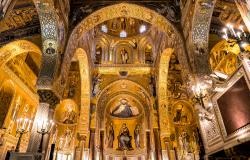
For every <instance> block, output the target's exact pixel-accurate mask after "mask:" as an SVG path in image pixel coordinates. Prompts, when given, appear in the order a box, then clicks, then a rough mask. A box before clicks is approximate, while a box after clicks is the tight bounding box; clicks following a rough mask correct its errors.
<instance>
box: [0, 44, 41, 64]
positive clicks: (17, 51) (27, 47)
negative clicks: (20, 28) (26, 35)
mask: <svg viewBox="0 0 250 160" xmlns="http://www.w3.org/2000/svg"><path fill="white" fill-rule="evenodd" d="M28 52H32V53H37V54H39V55H41V54H42V52H41V50H40V48H39V47H38V46H37V45H35V44H34V43H32V42H30V41H27V40H17V41H13V42H10V43H8V44H6V45H4V46H3V47H1V48H0V67H2V66H3V65H4V64H6V63H7V62H8V61H9V60H10V59H12V58H14V57H16V56H18V55H21V54H24V53H28Z"/></svg>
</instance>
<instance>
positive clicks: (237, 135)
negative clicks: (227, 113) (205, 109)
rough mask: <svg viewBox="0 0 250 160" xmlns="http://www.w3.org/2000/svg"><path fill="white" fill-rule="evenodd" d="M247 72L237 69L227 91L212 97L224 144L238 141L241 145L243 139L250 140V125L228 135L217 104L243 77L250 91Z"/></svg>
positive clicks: (229, 81)
mask: <svg viewBox="0 0 250 160" xmlns="http://www.w3.org/2000/svg"><path fill="white" fill-rule="evenodd" d="M246 72H247V71H246V70H245V68H244V67H243V66H240V67H239V68H238V69H237V71H236V72H235V73H234V74H233V75H232V76H231V77H230V78H229V80H228V81H227V87H226V88H225V90H224V91H223V92H219V93H216V94H215V95H214V96H213V97H212V102H213V106H214V111H215V115H216V117H217V121H218V124H219V128H220V131H221V134H222V137H223V140H224V143H227V142H229V143H230V144H233V143H231V142H233V141H237V142H238V143H240V141H241V139H243V138H244V139H245V138H249V139H250V124H248V125H246V126H244V127H242V128H239V129H238V130H236V131H235V132H233V133H232V134H230V135H228V134H227V132H226V128H225V125H224V122H223V119H222V115H221V112H220V109H219V106H218V103H217V100H218V99H219V98H220V97H221V96H222V95H223V94H224V93H225V92H226V91H227V90H228V89H229V88H231V87H232V86H233V85H234V84H235V83H236V82H237V81H238V80H239V79H240V78H242V77H244V78H245V79H246V82H247V85H248V88H249V89H250V80H249V78H248V76H247V73H246ZM235 145H236V144H235Z"/></svg>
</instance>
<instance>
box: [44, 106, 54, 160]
mask: <svg viewBox="0 0 250 160" xmlns="http://www.w3.org/2000/svg"><path fill="white" fill-rule="evenodd" d="M54 112H55V110H54V109H53V108H50V109H49V114H48V120H53V117H54ZM52 132H53V130H52ZM51 135H52V136H53V133H52V134H51V133H49V134H48V135H45V136H44V141H43V150H44V151H45V153H46V157H48V156H49V155H50V151H51V144H52V143H53V142H52V141H50V140H51Z"/></svg>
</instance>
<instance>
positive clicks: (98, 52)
mask: <svg viewBox="0 0 250 160" xmlns="http://www.w3.org/2000/svg"><path fill="white" fill-rule="evenodd" d="M101 63H102V47H101V46H99V45H97V46H96V52H95V64H101Z"/></svg>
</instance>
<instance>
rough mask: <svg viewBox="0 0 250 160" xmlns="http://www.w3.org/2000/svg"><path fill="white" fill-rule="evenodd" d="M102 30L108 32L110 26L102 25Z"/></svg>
mask: <svg viewBox="0 0 250 160" xmlns="http://www.w3.org/2000/svg"><path fill="white" fill-rule="evenodd" d="M101 30H102V31H103V32H104V33H108V27H107V26H106V25H105V24H104V25H102V26H101Z"/></svg>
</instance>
